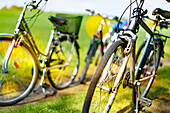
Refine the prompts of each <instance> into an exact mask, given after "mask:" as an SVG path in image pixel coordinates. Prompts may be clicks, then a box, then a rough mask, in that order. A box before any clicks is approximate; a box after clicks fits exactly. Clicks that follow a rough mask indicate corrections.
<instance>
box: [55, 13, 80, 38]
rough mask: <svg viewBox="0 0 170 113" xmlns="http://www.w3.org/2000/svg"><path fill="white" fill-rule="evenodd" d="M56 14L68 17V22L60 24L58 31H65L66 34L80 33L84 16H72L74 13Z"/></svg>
mask: <svg viewBox="0 0 170 113" xmlns="http://www.w3.org/2000/svg"><path fill="white" fill-rule="evenodd" d="M56 16H60V17H64V18H66V24H64V25H58V26H57V31H59V32H61V33H64V34H73V33H74V34H75V35H78V33H79V29H80V25H81V21H82V16H72V15H64V14H63V15H62V14H57V15H56Z"/></svg>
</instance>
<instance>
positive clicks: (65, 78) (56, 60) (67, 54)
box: [50, 40, 79, 89]
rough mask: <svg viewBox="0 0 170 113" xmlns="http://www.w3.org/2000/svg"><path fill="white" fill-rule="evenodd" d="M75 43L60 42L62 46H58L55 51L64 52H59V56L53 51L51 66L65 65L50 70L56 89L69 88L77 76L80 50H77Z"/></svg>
mask: <svg viewBox="0 0 170 113" xmlns="http://www.w3.org/2000/svg"><path fill="white" fill-rule="evenodd" d="M73 43H74V42H73ZM73 43H72V42H70V41H68V40H64V41H62V42H60V44H61V46H56V48H55V49H54V50H55V51H56V50H60V49H62V51H59V52H58V53H57V54H55V51H53V54H52V56H51V59H50V61H51V62H50V66H54V65H56V64H57V65H58V66H59V65H65V66H63V67H60V68H55V69H51V70H50V79H51V81H52V85H53V86H54V87H55V88H58V89H62V88H65V87H68V85H70V84H71V82H72V81H73V80H74V78H75V76H76V75H77V72H78V67H79V56H78V50H77V49H76V48H75V45H74V44H73ZM60 47H61V48H60Z"/></svg>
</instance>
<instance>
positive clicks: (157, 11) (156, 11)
mask: <svg viewBox="0 0 170 113" xmlns="http://www.w3.org/2000/svg"><path fill="white" fill-rule="evenodd" d="M156 14H160V15H161V16H163V17H164V18H166V19H170V12H169V11H166V10H162V9H160V8H156V9H154V10H153V12H152V15H156Z"/></svg>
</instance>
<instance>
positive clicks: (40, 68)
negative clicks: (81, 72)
mask: <svg viewBox="0 0 170 113" xmlns="http://www.w3.org/2000/svg"><path fill="white" fill-rule="evenodd" d="M44 1H45V4H44V6H45V5H46V2H47V1H48V0H44ZM41 2H42V0H39V1H38V2H36V1H35V0H32V1H31V2H27V3H25V5H24V7H23V10H22V12H21V14H20V16H19V18H18V21H17V24H16V27H15V31H14V35H13V34H9V33H1V34H0V46H1V48H0V106H8V105H13V104H16V103H17V102H19V101H21V100H23V99H24V98H25V97H27V96H28V95H29V93H30V92H31V91H32V90H33V88H34V86H35V85H36V81H37V79H38V78H39V77H40V76H38V75H41V79H40V80H39V81H40V82H39V83H38V84H37V85H38V87H41V88H42V91H43V93H44V94H45V96H47V94H46V92H45V90H46V87H45V85H46V86H47V84H43V81H44V79H45V77H46V76H47V77H46V78H48V79H49V82H50V83H51V85H52V86H53V87H54V88H56V89H63V88H66V87H68V86H69V85H70V84H71V83H72V81H73V80H74V78H75V77H76V75H77V72H78V68H79V45H78V43H77V41H76V40H77V39H78V31H79V27H80V23H81V19H82V17H81V16H80V17H76V18H75V19H76V20H75V21H77V26H74V28H70V26H69V22H68V21H69V18H65V17H53V16H49V20H50V21H51V22H52V23H53V25H54V28H53V29H52V30H51V35H50V37H49V41H48V44H47V47H46V50H45V53H43V52H41V51H40V50H39V49H38V47H37V45H36V43H35V41H34V38H33V35H32V34H31V31H30V29H29V26H28V24H27V20H26V19H25V13H26V11H27V9H28V8H31V10H34V9H37V8H38V6H39V4H40V3H41ZM36 11H37V12H36V13H35V14H34V15H33V16H32V17H31V18H29V19H30V20H32V19H33V18H35V17H38V16H39V15H40V12H41V10H36ZM30 20H28V21H30ZM34 23H35V21H34ZM70 23H71V22H70ZM65 29H66V30H65ZM53 72H54V73H53ZM34 91H36V89H35V90H34Z"/></svg>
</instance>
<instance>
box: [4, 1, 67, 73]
mask: <svg viewBox="0 0 170 113" xmlns="http://www.w3.org/2000/svg"><path fill="white" fill-rule="evenodd" d="M28 6H32V5H31V4H30V3H29V2H28V3H25V5H24V8H23V10H22V12H21V14H20V16H19V18H18V22H17V24H16V27H15V31H14V36H13V41H12V43H11V44H10V46H9V47H8V51H7V53H6V55H5V58H4V61H3V71H7V70H8V67H7V64H8V59H9V58H10V55H11V53H12V50H13V48H14V47H17V46H18V45H19V44H20V43H21V42H23V43H26V44H27V45H29V47H30V48H31V49H32V50H33V51H34V53H35V55H36V56H39V58H35V59H36V61H37V62H38V68H39V69H40V70H42V69H43V68H46V70H50V69H54V68H59V67H63V66H66V65H68V64H64V65H59V66H53V67H44V64H45V61H46V60H47V58H49V55H50V51H49V50H50V47H51V44H52V41H53V40H54V38H55V37H54V35H55V30H56V29H55V28H54V29H53V30H51V34H50V38H49V41H48V44H47V47H46V50H45V53H43V52H41V51H40V50H39V48H38V47H37V45H36V43H35V40H34V38H33V36H32V34H31V31H30V29H29V27H28V25H27V22H26V20H25V18H24V16H25V12H26V10H27V7H28ZM19 33H21V35H22V36H21V37H19ZM7 35H8V34H7ZM41 56H44V58H42V62H41V64H40V61H39V59H40V57H41Z"/></svg>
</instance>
